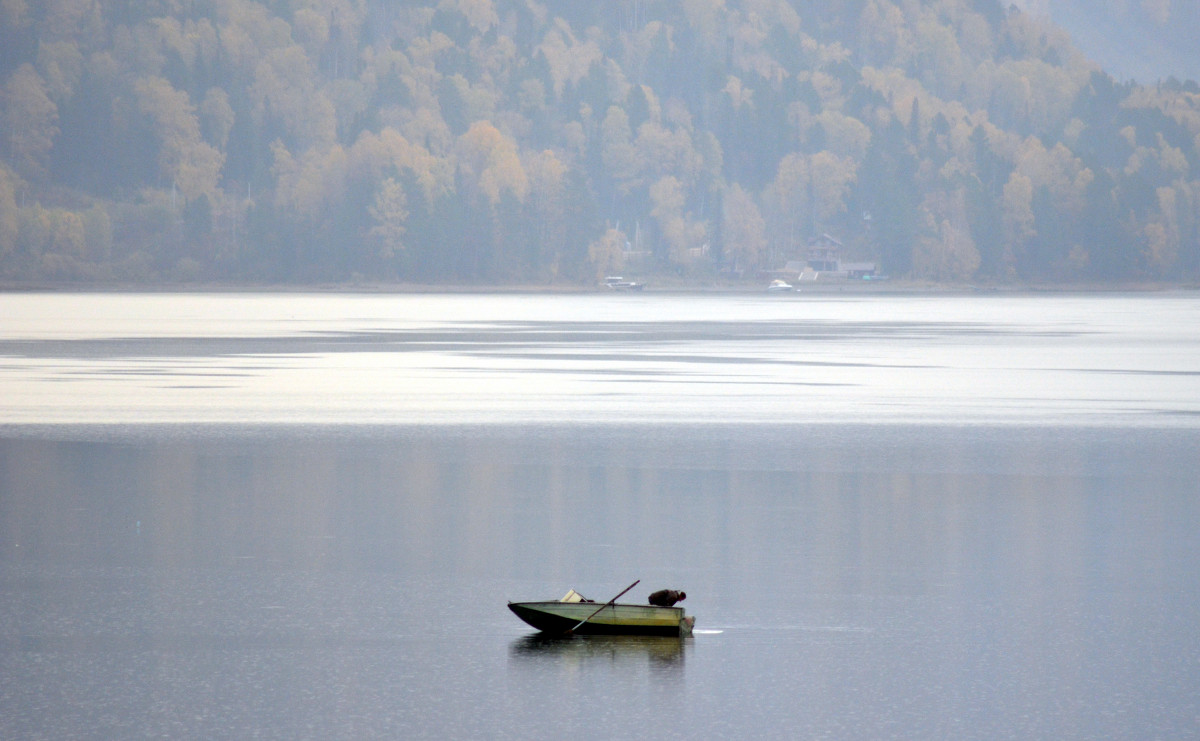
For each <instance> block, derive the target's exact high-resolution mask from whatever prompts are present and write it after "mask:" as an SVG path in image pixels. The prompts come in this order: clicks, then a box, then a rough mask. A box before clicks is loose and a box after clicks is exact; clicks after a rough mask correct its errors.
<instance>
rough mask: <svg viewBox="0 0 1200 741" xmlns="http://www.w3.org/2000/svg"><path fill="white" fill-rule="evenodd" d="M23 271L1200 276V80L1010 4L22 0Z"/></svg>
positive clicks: (15, 230) (9, 139)
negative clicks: (821, 240) (1170, 74)
mask: <svg viewBox="0 0 1200 741" xmlns="http://www.w3.org/2000/svg"><path fill="white" fill-rule="evenodd" d="M0 137H2V138H0V279H4V280H6V281H9V282H22V281H91V282H95V281H99V282H104V281H121V282H139V281H145V282H151V281H159V282H161V281H217V282H220V281H226V282H276V283H288V282H319V281H352V280H359V281H380V282H388V281H411V282H429V283H437V282H446V283H456V282H460V283H522V284H537V283H542V284H563V283H578V284H589V283H592V282H594V281H596V280H597V279H598V278H599V277H600V276H603V275H605V274H609V273H614V272H622V271H631V270H636V271H638V272H640V273H643V274H659V275H678V276H692V277H708V276H716V275H718V274H721V273H726V274H732V275H753V274H755V273H756V272H757V271H759V270H763V269H770V268H773V267H778V266H780V265H782V264H783V262H785V261H787V260H790V259H797V258H803V256H804V255H805V249H806V248H805V246H806V244H807V243H808V241H809V240H810V239H811V238H813V237H814V236H817V235H821V234H831V235H835V236H836V238H837V239H839V240H840V241H841V242H842V243H843V244H844V249H845V252H846V255H847V256H848V257H853V258H857V259H861V260H873V261H876V262H878V263H879V264H880V266H881V270H882V271H883V272H886V273H888V274H890V275H892V276H896V277H909V278H913V279H918V280H930V281H946V282H965V281H975V282H990V283H996V284H1004V283H1013V282H1047V283H1053V282H1084V281H1088V282H1109V281H1112V282H1125V281H1130V280H1151V281H1153V280H1163V281H1179V280H1194V279H1196V278H1197V277H1200V179H1198V178H1197V175H1196V174H1194V173H1195V172H1196V171H1197V166H1198V165H1200V161H1198V154H1200V86H1197V84H1196V83H1195V82H1194V81H1190V80H1189V81H1178V80H1174V79H1169V80H1167V81H1164V82H1160V83H1158V84H1155V85H1151V86H1145V85H1137V84H1134V83H1121V82H1118V81H1116V80H1114V79H1113V78H1112V77H1110V76H1109V75H1107V74H1105V73H1104V71H1103V70H1100V69H1098V68H1096V67H1095V66H1094V65H1093V64H1091V63H1090V62H1088V61H1087V60H1086V59H1085V58H1083V57H1082V55H1081V54H1080V53H1079V52H1078V51H1077V50H1076V49H1075V48H1074V47H1073V46H1072V44H1071V42H1070V40H1069V38H1067V37H1066V36H1065V35H1064V34H1063V33H1062V32H1061V31H1058V30H1057V29H1055V28H1053V27H1051V26H1049V25H1047V24H1045V23H1044V22H1043V21H1041V20H1039V19H1037V18H1034V17H1032V16H1029V15H1027V14H1025V13H1022V12H1021V11H1019V10H1017V9H1016V8H1015V7H1014V6H1008V7H1006V6H1005V5H1002V4H1001V2H999V0H821V1H818V0H671V1H668V0H612V1H611V2H603V3H596V2H588V1H585V0H564V2H556V3H550V4H542V3H538V2H534V1H533V0H429V1H428V2H417V1H415V0H414V1H410V2H399V3H398V2H384V1H383V0H257V1H256V0H149V1H144V2H136V3H135V2H130V1H129V0H109V1H107V2H100V1H98V0H47V1H46V2H40V3H36V4H34V3H30V2H27V0H7V1H6V2H2V3H0Z"/></svg>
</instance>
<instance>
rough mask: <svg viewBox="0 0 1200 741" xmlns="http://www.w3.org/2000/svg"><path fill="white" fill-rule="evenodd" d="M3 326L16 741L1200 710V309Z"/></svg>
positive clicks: (736, 727) (116, 307) (843, 724)
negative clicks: (651, 619) (562, 621)
mask: <svg viewBox="0 0 1200 741" xmlns="http://www.w3.org/2000/svg"><path fill="white" fill-rule="evenodd" d="M0 309H2V311H0V317H2V318H0V389H3V391H2V392H0V393H2V397H0V424H2V425H3V427H2V428H0V735H3V736H4V737H6V738H25V737H55V738H63V737H79V736H84V737H98V738H115V737H137V736H149V735H156V736H158V735H170V736H175V737H185V738H212V737H249V736H260V737H268V738H361V737H364V736H367V737H370V736H381V735H383V736H392V737H406V738H447V737H497V738H504V737H522V738H528V737H541V738H544V737H561V736H563V735H565V734H567V733H573V732H578V731H579V730H580V729H587V730H588V732H589V733H592V734H596V735H599V736H601V737H605V738H612V737H628V736H633V735H635V734H638V735H642V734H645V733H646V732H647V729H648V728H654V729H655V733H656V734H657V735H662V736H666V737H675V738H696V737H706V738H720V737H767V738H796V737H822V738H846V739H855V738H884V737H894V738H997V737H1021V738H1077V739H1091V738H1117V737H1119V738H1145V737H1171V738H1180V737H1188V736H1190V735H1194V734H1195V733H1196V732H1197V730H1198V729H1200V701H1198V700H1197V698H1198V697H1200V640H1198V639H1197V637H1196V636H1197V635H1200V631H1198V630H1197V627H1198V626H1200V585H1198V584H1200V583H1198V582H1197V580H1196V579H1195V564H1196V563H1197V562H1200V533H1198V532H1197V529H1196V527H1195V523H1196V522H1198V521H1200V497H1197V491H1200V486H1198V484H1200V481H1198V479H1200V477H1198V476H1197V473H1196V463H1195V461H1196V453H1195V451H1196V450H1197V449H1200V429H1198V428H1200V424H1198V423H1200V415H1198V414H1197V413H1198V412H1200V352H1197V349H1198V348H1200V344H1198V343H1197V339H1200V337H1198V334H1200V329H1198V327H1200V323H1198V322H1197V321H1196V319H1197V318H1198V317H1200V313H1198V309H1200V302H1197V299H1196V298H1195V297H1194V296H1192V295H1190V294H1163V295H1139V296H1128V295H1110V296H982V297H977V296H938V297H925V296H912V297H908V296H903V297H901V296H891V297H883V296H858V297H814V296H805V295H803V294H801V295H796V296H785V297H778V296H772V297H767V296H757V295H745V294H742V295H736V294H735V295H702V296H693V295H682V294H680V295H654V294H646V295H643V296H609V295H584V296H560V295H545V296H542V295H539V296H530V295H483V296H466V295H458V296H444V295H429V296H385V295H350V296H347V295H332V294H316V295H259V294H232V295H205V294H191V295H145V294H137V295H116V294H104V295H51V294H45V295H38V294H27V295H5V296H0ZM638 578H640V579H641V580H642V584H641V585H640V586H639V588H638V589H635V590H634V591H633V592H631V593H630V595H629V599H630V601H641V600H644V599H645V596H646V594H648V593H649V592H650V591H652V590H653V589H657V588H662V587H673V588H682V589H686V591H687V592H688V599H687V601H686V602H685V603H684V604H685V606H686V607H687V608H688V610H689V612H691V613H692V614H695V615H696V616H697V631H698V632H697V634H696V635H695V636H693V637H691V638H689V639H685V640H662V639H652V640H651V639H629V640H621V639H618V640H604V639H584V638H578V639H573V640H567V641H562V640H547V639H544V638H540V637H538V636H537V635H536V634H532V633H531V631H530V629H528V628H527V627H526V626H524V625H523V624H522V623H520V622H519V621H517V620H516V618H514V617H513V616H512V615H511V614H510V613H509V612H508V610H507V609H505V602H506V601H507V600H524V599H553V598H557V597H560V596H561V595H562V593H564V592H566V590H567V589H568V588H575V589H578V590H579V591H581V592H583V593H584V594H586V595H588V596H589V597H593V598H596V599H607V598H608V597H611V596H612V595H613V594H616V593H617V592H618V591H619V590H620V589H621V588H623V587H625V586H626V585H628V584H629V583H630V582H632V581H633V580H634V579H638Z"/></svg>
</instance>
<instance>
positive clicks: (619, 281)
mask: <svg viewBox="0 0 1200 741" xmlns="http://www.w3.org/2000/svg"><path fill="white" fill-rule="evenodd" d="M604 287H605V288H607V289H609V290H610V291H640V290H642V289H643V288H645V287H646V285H645V284H644V283H638V282H637V281H635V280H625V279H624V278H622V277H621V276H619V275H610V276H608V277H607V278H605V279H604Z"/></svg>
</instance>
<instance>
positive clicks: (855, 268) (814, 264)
mask: <svg viewBox="0 0 1200 741" xmlns="http://www.w3.org/2000/svg"><path fill="white" fill-rule="evenodd" d="M842 247H843V245H842V243H841V242H840V241H838V240H837V239H835V238H834V237H832V236H830V235H828V234H822V235H821V236H819V237H814V238H813V239H811V240H809V242H808V263H807V265H806V270H805V271H804V273H805V274H808V273H810V272H811V273H813V274H814V275H812V278H813V279H814V280H815V279H816V278H818V277H822V278H847V279H850V280H863V279H866V278H872V277H874V276H875V273H876V270H877V268H876V265H875V263H873V262H846V261H843V260H842ZM805 277H807V275H806V276H805Z"/></svg>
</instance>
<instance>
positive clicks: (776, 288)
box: [767, 279, 792, 293]
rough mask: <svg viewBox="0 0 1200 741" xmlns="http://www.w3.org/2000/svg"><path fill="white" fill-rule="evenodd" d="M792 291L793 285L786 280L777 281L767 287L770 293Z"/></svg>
mask: <svg viewBox="0 0 1200 741" xmlns="http://www.w3.org/2000/svg"><path fill="white" fill-rule="evenodd" d="M790 290H792V284H791V283H788V282H787V281H786V280H778V279H776V280H773V281H771V285H769V286H767V291H769V292H770V293H782V292H784V291H790Z"/></svg>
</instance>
